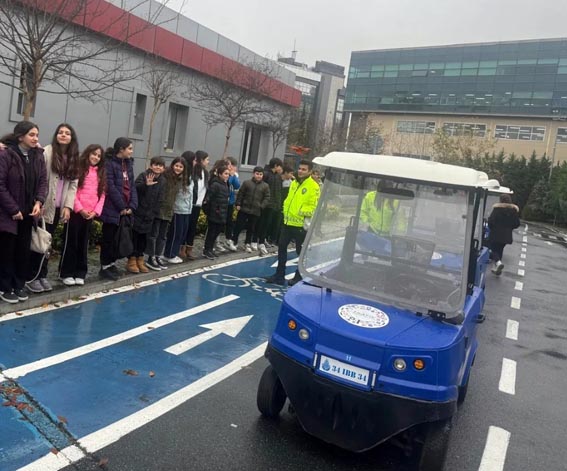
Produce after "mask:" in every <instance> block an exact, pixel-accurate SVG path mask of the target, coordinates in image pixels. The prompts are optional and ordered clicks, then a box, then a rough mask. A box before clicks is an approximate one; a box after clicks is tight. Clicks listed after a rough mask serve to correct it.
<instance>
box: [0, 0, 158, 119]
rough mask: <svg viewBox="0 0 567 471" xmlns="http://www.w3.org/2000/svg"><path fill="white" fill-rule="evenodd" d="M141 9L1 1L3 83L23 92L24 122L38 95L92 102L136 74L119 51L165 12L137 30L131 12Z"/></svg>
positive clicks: (86, 2)
mask: <svg viewBox="0 0 567 471" xmlns="http://www.w3.org/2000/svg"><path fill="white" fill-rule="evenodd" d="M143 1H144V0H140V3H143ZM137 6H138V5H135V6H133V7H132V8H131V9H130V10H129V11H127V10H118V9H116V8H115V7H114V6H113V5H112V4H110V3H109V2H108V3H107V2H98V1H96V0H57V1H54V0H53V1H48V0H25V1H24V0H0V18H1V20H0V83H2V84H4V85H7V86H9V87H12V88H15V89H17V90H18V91H19V92H20V93H21V95H22V97H23V111H22V114H23V115H24V119H29V117H30V115H31V113H32V111H33V108H34V105H35V100H36V98H37V95H38V93H39V92H40V91H41V92H47V93H55V94H65V95H69V96H71V97H74V98H75V97H83V98H86V99H90V100H94V99H95V98H96V97H99V96H101V93H102V92H103V91H105V90H107V89H109V88H111V87H113V86H115V85H116V84H118V83H120V82H121V81H124V80H127V79H129V78H131V77H132V76H134V75H135V73H136V72H135V71H134V69H133V68H132V69H131V70H128V66H127V64H126V63H125V60H124V59H123V58H122V57H120V54H119V52H118V51H119V50H120V48H121V47H122V45H123V44H124V42H127V41H128V40H129V39H131V38H132V37H134V36H136V35H139V34H143V31H144V30H145V29H146V28H149V27H151V24H150V23H153V21H154V20H155V19H156V18H157V17H158V15H159V14H160V11H161V10H162V9H163V8H164V5H161V6H160V8H159V9H158V10H157V11H155V12H154V13H153V15H152V16H153V17H154V18H153V19H149V20H148V21H149V23H145V22H144V21H140V22H139V23H138V22H137V23H136V24H137V25H139V26H134V24H133V23H132V24H130V23H129V20H130V11H133V10H135V9H136V7H137ZM95 25H96V28H95ZM95 29H96V31H97V32H98V33H99V34H98V35H95V33H93V31H92V30H95Z"/></svg>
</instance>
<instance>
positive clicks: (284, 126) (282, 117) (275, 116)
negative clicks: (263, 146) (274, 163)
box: [264, 107, 292, 158]
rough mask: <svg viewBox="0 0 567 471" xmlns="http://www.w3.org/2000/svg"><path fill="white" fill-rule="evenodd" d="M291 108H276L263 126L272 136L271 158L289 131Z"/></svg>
mask: <svg viewBox="0 0 567 471" xmlns="http://www.w3.org/2000/svg"><path fill="white" fill-rule="evenodd" d="M291 113H292V111H291V108H289V107H285V108H278V109H274V110H273V111H272V114H271V115H270V116H269V118H268V120H267V121H265V122H264V126H265V127H266V128H267V129H268V131H270V134H271V135H272V158H274V157H275V156H276V151H277V150H278V147H279V146H280V145H281V144H283V143H284V142H285V140H286V139H287V134H288V131H289V125H290V119H291Z"/></svg>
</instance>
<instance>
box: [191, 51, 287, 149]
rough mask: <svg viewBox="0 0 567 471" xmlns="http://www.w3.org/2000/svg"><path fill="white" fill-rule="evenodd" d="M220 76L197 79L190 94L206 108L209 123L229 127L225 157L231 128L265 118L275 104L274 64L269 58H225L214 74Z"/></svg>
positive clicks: (204, 118) (204, 110)
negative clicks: (240, 60) (273, 102)
mask: <svg viewBox="0 0 567 471" xmlns="http://www.w3.org/2000/svg"><path fill="white" fill-rule="evenodd" d="M213 75H214V76H215V77H216V78H217V80H198V79H197V80H194V82H193V86H192V94H191V98H192V99H193V101H194V102H195V103H196V104H197V106H198V108H200V109H201V110H202V111H203V120H204V122H205V124H207V126H209V127H212V126H217V125H223V126H225V128H226V133H225V144H224V151H223V157H226V154H227V150H228V145H229V142H230V137H231V133H232V130H233V129H234V128H235V127H236V126H245V125H246V123H247V122H254V121H255V122H262V121H263V120H265V119H266V117H268V116H269V115H270V112H271V110H272V109H273V108H272V107H273V105H272V104H271V103H270V102H269V100H268V99H267V98H269V97H270V96H271V95H272V94H273V92H274V91H275V87H276V86H277V85H276V81H275V80H274V78H275V65H274V64H273V62H272V61H269V60H258V61H253V62H248V63H245V64H241V63H237V62H229V61H223V64H222V66H220V67H219V68H218V69H217V70H216V71H215V73H214V74H213Z"/></svg>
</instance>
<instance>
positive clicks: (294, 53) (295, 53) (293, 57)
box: [291, 39, 297, 62]
mask: <svg viewBox="0 0 567 471" xmlns="http://www.w3.org/2000/svg"><path fill="white" fill-rule="evenodd" d="M291 58H292V59H293V60H294V62H295V59H297V47H296V40H295V39H294V40H293V51H291Z"/></svg>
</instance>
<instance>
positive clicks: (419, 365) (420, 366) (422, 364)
mask: <svg viewBox="0 0 567 471" xmlns="http://www.w3.org/2000/svg"><path fill="white" fill-rule="evenodd" d="M413 367H414V368H415V369H416V370H418V371H421V370H423V369H424V368H425V362H424V361H423V360H420V359H419V358H418V359H417V360H414V361H413Z"/></svg>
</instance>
